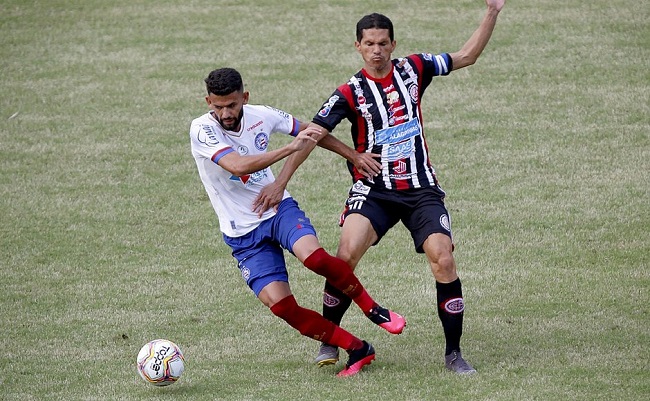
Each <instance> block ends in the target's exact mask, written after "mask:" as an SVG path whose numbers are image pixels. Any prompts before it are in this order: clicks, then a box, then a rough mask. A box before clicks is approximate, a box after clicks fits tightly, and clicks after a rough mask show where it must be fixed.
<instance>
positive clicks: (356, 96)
mask: <svg viewBox="0 0 650 401" xmlns="http://www.w3.org/2000/svg"><path fill="white" fill-rule="evenodd" d="M485 2H486V5H487V12H486V14H485V16H484V17H483V20H482V21H481V23H480V25H479V27H478V29H476V31H474V33H473V35H472V36H471V37H470V39H469V40H468V41H467V42H466V43H465V44H464V45H463V47H462V48H461V49H460V50H459V51H457V52H454V53H441V54H432V53H420V54H411V55H409V56H407V57H403V58H396V59H393V58H392V53H393V51H394V50H395V47H396V45H397V42H396V41H395V39H394V34H393V24H392V22H391V20H390V19H389V18H387V17H386V16H384V15H382V14H376V13H375V14H369V15H366V16H364V17H363V18H361V20H359V21H358V23H357V31H356V34H357V40H356V42H355V45H356V48H357V51H358V52H359V53H360V54H361V57H362V59H363V62H364V67H363V69H362V70H361V71H359V72H358V73H357V74H355V75H354V76H352V77H351V78H350V79H349V80H348V81H347V82H346V83H345V84H343V85H341V86H339V87H338V88H337V89H336V90H335V91H334V93H333V94H332V95H331V96H330V98H329V99H328V100H327V101H326V102H324V104H323V106H322V108H321V109H320V111H319V112H318V113H317V114H316V116H314V118H313V120H312V122H313V123H314V126H316V127H318V128H319V129H321V130H322V132H323V133H324V134H325V133H328V132H331V131H332V130H334V128H335V127H336V126H337V125H338V124H339V123H340V122H341V121H342V120H344V119H347V120H349V122H350V123H351V134H352V142H353V144H354V149H353V148H350V147H348V146H345V145H342V143H341V142H336V141H333V137H332V136H331V135H327V136H325V137H324V138H323V140H322V141H321V142H320V143H319V145H320V146H322V147H325V148H328V149H330V150H333V151H335V152H336V153H338V154H340V155H342V156H343V157H345V158H346V159H347V160H348V162H349V163H348V164H349V169H350V172H351V174H352V181H353V186H352V188H351V189H350V192H349V197H348V200H347V202H346V205H345V210H344V212H343V214H342V216H341V225H342V231H341V238H340V240H339V248H338V251H337V256H338V257H340V258H341V259H343V260H345V261H346V262H347V263H348V264H349V265H350V266H352V268H353V269H354V268H355V267H356V266H357V263H358V262H359V260H360V259H361V257H362V256H363V255H364V254H365V253H366V251H367V250H368V249H369V248H370V247H371V246H373V245H376V244H377V243H378V242H379V241H380V240H381V238H382V237H383V236H384V235H385V234H386V232H387V231H388V230H389V229H390V228H391V227H393V226H394V225H395V224H397V223H398V222H399V221H401V222H402V223H403V224H404V225H405V226H406V228H407V229H408V230H409V231H410V233H411V236H412V239H413V244H414V247H415V250H416V252H417V253H424V254H425V255H426V257H427V260H428V262H429V265H430V267H431V271H432V272H433V276H434V278H435V280H436V292H437V306H436V309H437V314H438V317H439V319H440V321H441V323H442V327H443V331H444V334H445V341H446V345H445V357H444V360H445V367H446V368H447V369H449V370H451V371H453V372H456V373H459V374H472V373H475V372H476V370H475V369H474V368H473V367H472V366H471V365H470V364H469V363H467V361H466V360H465V359H464V358H463V356H462V354H461V350H460V338H461V335H462V329H463V314H464V313H463V312H464V309H465V302H464V299H463V293H462V289H461V283H460V279H459V277H458V274H457V271H456V263H455V261H454V256H453V254H452V251H453V242H452V235H451V224H450V218H449V213H448V211H447V209H446V206H445V204H444V197H445V192H444V191H443V190H442V188H440V186H439V185H438V180H437V178H436V172H435V170H434V169H433V166H432V164H431V162H430V160H429V155H428V149H429V147H428V144H427V142H426V141H425V136H424V125H423V122H422V121H423V117H422V115H421V107H420V102H421V99H422V95H423V94H424V91H425V89H426V88H427V87H428V86H429V85H430V84H431V82H432V80H433V78H434V77H436V76H444V75H448V74H449V73H450V72H452V71H456V70H458V69H460V68H464V67H467V66H469V65H471V64H473V63H474V62H475V61H476V60H477V58H478V57H479V55H480V54H481V53H482V52H483V49H484V48H485V46H486V45H487V43H488V41H489V39H490V36H491V35H492V32H493V30H494V26H495V24H496V20H497V16H498V14H499V12H500V11H501V9H502V8H503V6H504V4H505V0H485ZM432 90H433V89H429V91H432ZM435 96H436V98H437V99H438V100H439V101H444V99H445V94H444V93H443V94H436V95H435ZM293 168H294V167H292V166H291V164H290V163H286V164H285V165H284V166H283V169H282V170H281V172H280V174H279V176H278V180H277V181H276V183H275V184H274V186H279V187H281V188H283V187H284V186H285V185H286V182H287V181H288V179H289V177H290V176H291V174H292V169H293ZM368 175H370V176H371V178H367V176H368ZM277 192H278V189H277V188H273V189H271V188H270V189H268V190H264V191H263V192H262V193H261V195H260V198H259V199H258V200H256V202H262V203H263V204H265V205H266V204H273V202H274V201H273V200H272V199H271V196H272V195H273V194H275V193H277ZM350 302H351V301H350V298H349V297H347V296H346V295H345V294H343V293H342V292H341V291H339V290H338V289H337V288H335V286H333V285H332V283H330V282H326V284H325V290H324V294H323V316H325V317H326V318H328V319H329V320H331V321H333V322H335V323H337V324H340V322H341V319H342V317H343V315H344V313H345V311H346V310H347V309H348V307H349V305H350ZM324 343H325V344H323V345H322V346H321V347H320V349H319V353H318V356H317V357H316V362H317V363H318V364H319V365H324V364H331V363H335V362H336V361H337V360H338V349H337V348H336V347H335V346H332V345H331V344H327V343H326V342H324Z"/></svg>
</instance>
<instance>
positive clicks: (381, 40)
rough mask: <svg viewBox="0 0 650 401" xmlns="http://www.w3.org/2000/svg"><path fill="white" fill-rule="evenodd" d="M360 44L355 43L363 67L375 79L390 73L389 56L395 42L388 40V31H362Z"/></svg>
mask: <svg viewBox="0 0 650 401" xmlns="http://www.w3.org/2000/svg"><path fill="white" fill-rule="evenodd" d="M362 32H363V37H362V38H361V41H360V42H355V43H354V45H355V46H356V47H357V51H358V52H359V53H360V54H361V57H362V58H363V62H364V64H365V65H364V67H365V69H366V71H368V72H369V73H370V74H371V75H373V76H374V77H375V78H383V77H384V76H386V74H388V73H389V72H390V67H391V55H392V54H393V50H395V46H396V44H397V43H396V42H395V41H394V40H393V41H391V40H390V36H389V32H388V29H377V28H372V29H364V30H363V31H362Z"/></svg>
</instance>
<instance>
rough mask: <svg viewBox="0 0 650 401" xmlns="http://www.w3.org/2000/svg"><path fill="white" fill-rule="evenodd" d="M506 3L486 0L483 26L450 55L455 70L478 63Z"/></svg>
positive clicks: (501, 0) (498, 0)
mask: <svg viewBox="0 0 650 401" xmlns="http://www.w3.org/2000/svg"><path fill="white" fill-rule="evenodd" d="M505 3H506V0H485V4H486V5H487V12H486V13H485V16H484V17H483V20H482V21H481V25H479V27H478V29H476V31H474V34H472V36H471V37H470V38H469V40H468V41H467V42H465V44H464V45H463V47H462V48H461V49H460V50H459V51H457V52H454V53H450V54H449V55H450V56H451V59H452V63H453V68H454V70H458V69H460V68H463V67H467V66H469V65H472V64H474V63H475V62H476V60H477V59H478V57H479V56H480V55H481V53H482V52H483V49H485V46H486V45H487V43H488V42H489V41H490V37H491V36H492V31H494V26H495V25H496V22H497V16H498V15H499V12H500V11H501V9H502V8H503V6H504V5H505Z"/></svg>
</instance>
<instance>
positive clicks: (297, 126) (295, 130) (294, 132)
mask: <svg viewBox="0 0 650 401" xmlns="http://www.w3.org/2000/svg"><path fill="white" fill-rule="evenodd" d="M299 130H300V121H298V120H297V119H296V118H295V117H294V118H293V128H292V129H291V134H290V135H291V136H296V135H298V132H300V131H299Z"/></svg>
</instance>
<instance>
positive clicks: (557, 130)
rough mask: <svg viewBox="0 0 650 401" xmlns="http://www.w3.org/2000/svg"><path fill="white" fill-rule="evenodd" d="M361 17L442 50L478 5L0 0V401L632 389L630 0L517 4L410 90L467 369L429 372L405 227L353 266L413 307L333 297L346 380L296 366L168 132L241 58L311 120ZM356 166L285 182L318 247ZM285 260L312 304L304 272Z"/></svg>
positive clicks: (434, 326)
mask: <svg viewBox="0 0 650 401" xmlns="http://www.w3.org/2000/svg"><path fill="white" fill-rule="evenodd" d="M398 4H399V6H398ZM373 11H378V12H383V13H385V14H387V15H388V16H390V17H391V18H392V19H393V22H394V23H395V28H396V38H397V41H398V47H397V50H396V52H395V56H403V55H407V54H410V53H413V52H420V51H431V52H445V51H455V50H458V49H459V48H460V46H462V44H463V43H464V42H465V40H466V39H468V38H469V36H470V35H471V33H472V32H473V30H474V29H475V28H476V27H477V25H478V23H479V21H480V19H481V17H482V15H483V13H484V5H483V2H482V1H481V0H455V1H439V0H438V1H431V2H416V1H410V0H406V1H403V2H399V3H398V2H393V1H367V2H348V1H340V0H339V1H331V2H316V1H301V0H285V1H280V0H261V1H251V0H238V1H234V0H233V1H230V0H228V1H203V0H190V1H185V2H181V1H170V0H163V1H151V0H130V1H126V0H116V1H97V0H85V1H82V0H73V1H69V0H65V1H64V0H48V1H45V0H31V1H25V0H2V1H0V66H1V69H2V78H1V79H0V194H1V197H0V241H1V247H0V349H1V350H2V355H1V356H0V399H2V400H21V401H22V400H617V401H623V400H643V399H647V397H648V394H650V352H649V348H650V307H649V306H648V305H650V291H649V289H650V180H649V179H648V174H649V173H650V101H649V100H650V99H649V97H650V85H649V83H650V72H649V71H650V25H648V21H650V8H649V7H648V5H647V4H645V3H644V2H637V1H631V0H609V1H605V0H594V1H580V0H566V1H561V2H560V1H551V0H521V1H514V0H511V1H509V3H508V4H506V7H505V9H504V11H503V12H502V14H501V15H500V17H499V22H498V25H497V29H496V31H495V33H494V35H493V38H492V41H491V42H490V44H489V45H488V48H487V49H486V51H485V53H484V54H483V56H482V57H481V58H480V59H479V61H478V63H477V64H476V65H474V66H472V67H470V68H468V69H465V70H461V71H458V72H456V73H454V74H452V75H451V76H449V77H446V78H440V79H436V80H435V81H434V83H433V85H432V86H431V87H430V88H429V89H428V91H427V93H426V95H425V99H424V103H423V108H424V114H425V116H428V117H427V120H426V122H425V123H426V127H427V129H428V134H427V137H428V143H429V149H430V154H431V157H432V160H433V162H434V164H435V167H436V169H437V171H438V174H439V178H440V179H441V181H442V185H443V187H444V189H445V190H446V191H447V193H448V198H447V205H448V207H449V209H450V211H451V213H452V217H453V221H454V234H455V241H456V243H457V248H456V252H455V255H456V258H457V263H458V266H459V271H460V275H461V278H462V280H463V283H464V292H465V298H466V302H467V310H466V315H465V316H466V318H465V321H466V326H465V334H464V336H463V350H464V354H465V355H466V357H467V358H468V360H469V361H470V362H471V363H472V364H474V365H475V366H476V368H477V369H478V370H479V374H478V375H475V376H473V377H469V378H467V377H457V376H454V375H453V374H451V373H449V372H447V371H445V370H444V369H443V365H442V353H443V350H444V339H443V335H442V330H441V328H440V323H439V321H438V319H437V315H436V310H435V306H434V304H435V285H434V282H433V278H432V275H431V273H430V272H429V270H428V267H427V265H426V263H425V260H424V258H423V257H422V256H421V255H416V254H415V252H414V251H413V249H412V244H411V243H410V241H409V240H405V238H408V234H407V232H406V231H405V230H404V229H403V228H402V227H398V228H396V229H395V230H393V231H392V232H391V233H390V234H389V235H388V236H387V237H385V238H384V239H383V240H382V242H381V244H380V246H378V247H375V248H373V249H371V251H370V252H369V253H368V254H367V255H366V256H365V258H364V259H363V260H362V262H361V264H360V265H359V269H358V271H357V272H358V274H359V276H360V278H361V280H362V282H364V283H365V284H366V286H367V288H368V289H369V291H370V292H371V294H373V295H375V297H376V298H377V299H378V300H379V301H380V302H382V303H384V304H385V305H387V306H389V307H391V308H393V309H395V310H396V311H399V312H401V313H403V314H404V315H405V316H406V318H407V319H408V321H409V326H408V327H407V330H406V331H405V333H404V334H403V335H401V336H397V337H391V336H389V335H387V334H386V333H384V332H382V331H381V330H379V329H377V328H376V327H374V326H373V325H372V324H369V322H368V321H367V319H365V318H364V317H362V316H361V314H360V313H358V310H351V311H350V313H349V314H348V315H346V318H345V320H344V322H343V323H344V324H343V325H344V327H346V328H348V329H349V330H351V331H352V332H354V333H356V334H358V335H359V336H361V337H363V338H365V339H368V340H369V341H371V342H372V343H373V344H374V345H375V347H376V349H377V360H376V361H375V362H374V363H373V364H372V365H371V366H370V367H369V368H368V369H367V370H365V371H364V372H363V373H362V374H360V375H358V376H357V377H354V378H350V379H347V380H341V379H338V378H336V377H335V373H336V372H337V371H338V370H339V369H340V368H341V366H340V364H339V366H337V367H336V368H334V367H328V368H322V369H318V368H317V367H316V366H315V365H313V363H312V359H313V357H314V356H315V351H316V348H317V344H316V343H315V342H314V341H311V340H309V339H307V338H304V337H301V336H300V335H299V334H298V333H296V332H294V331H293V330H292V329H291V328H290V327H288V326H287V325H286V324H284V323H283V322H281V321H280V320H279V319H277V318H275V317H273V316H272V315H271V314H270V313H269V312H268V311H267V310H266V309H265V308H264V307H263V306H262V305H261V303H259V302H258V301H257V300H256V299H255V298H254V297H253V296H252V294H251V293H250V291H249V290H248V289H247V288H246V287H245V285H244V283H243V282H242V280H241V278H240V276H239V272H238V270H237V269H236V266H235V264H234V262H233V259H232V258H231V256H230V254H229V251H228V249H227V247H226V246H225V245H224V244H223V243H222V242H221V239H220V233H219V231H218V224H217V219H216V216H215V215H214V212H213V211H212V209H211V206H210V203H209V201H208V199H207V196H206V195H205V192H204V190H203V188H202V186H201V183H200V181H199V178H198V174H197V172H196V167H195V165H194V162H193V159H192V157H191V155H190V152H189V138H188V134H187V130H188V126H189V122H190V120H191V119H192V118H193V117H196V116H198V115H200V114H202V113H203V112H204V111H205V110H206V108H205V104H204V101H203V96H204V93H203V91H204V89H203V81H202V80H203V78H204V77H205V75H206V74H207V73H208V72H209V71H210V70H212V69H214V68H217V67H221V66H231V67H235V68H237V69H239V70H240V71H241V72H242V74H243V75H244V78H245V81H246V84H247V89H248V90H250V92H251V102H252V103H263V104H271V105H274V106H276V107H278V108H282V109H284V110H287V111H289V112H291V113H293V114H294V115H296V116H297V117H299V118H301V119H310V118H311V117H312V116H313V114H314V113H315V112H316V111H317V110H318V108H319V106H320V104H321V102H323V101H324V100H325V99H327V97H328V96H329V95H330V93H331V92H332V91H333V89H334V88H335V87H336V86H337V85H339V84H341V83H343V82H344V81H345V80H346V79H347V78H348V77H349V76H351V75H352V74H353V73H355V72H356V71H357V70H358V69H359V68H360V67H361V64H362V62H361V59H360V57H359V55H358V54H357V53H356V52H355V50H354V48H353V41H354V24H355V23H356V21H357V20H358V19H359V18H360V17H361V16H362V15H364V14H366V13H369V12H373ZM335 134H336V135H337V136H338V137H339V138H341V139H343V140H345V141H347V142H348V143H349V140H348V133H347V127H345V126H344V127H341V128H339V129H337V131H336V132H335ZM281 141H282V139H280V140H278V141H276V142H272V145H275V144H277V145H280V144H281V143H282V142H281ZM275 167H279V166H275ZM276 171H277V170H276ZM349 184H350V182H349V177H348V175H347V173H346V171H345V168H344V164H343V161H342V160H341V159H339V158H337V157H336V156H335V155H332V154H329V153H327V152H326V151H324V150H322V149H317V150H315V151H314V153H313V154H312V155H311V157H310V158H309V159H308V160H307V161H306V162H305V164H304V165H303V166H302V167H301V169H300V170H299V171H298V172H297V173H296V175H295V177H294V180H293V181H292V182H291V183H290V186H289V190H290V191H291V192H292V194H293V195H294V196H295V198H297V200H298V201H299V202H300V203H301V205H302V206H303V207H304V209H305V210H306V211H307V212H308V214H309V215H310V217H311V218H312V221H313V223H314V224H315V225H316V227H317V229H318V230H319V232H320V237H321V240H322V242H323V244H324V245H325V247H326V248H327V249H328V250H329V251H332V252H334V251H335V250H336V244H337V240H338V227H337V225H336V222H337V219H338V213H339V212H340V210H341V207H342V202H343V200H344V198H345V195H346V193H347V189H348V186H349ZM289 268H290V274H291V279H292V287H293V289H294V292H295V293H296V296H297V298H298V300H299V302H300V303H302V304H303V305H305V306H308V307H311V308H314V309H316V310H320V297H321V295H320V294H321V290H322V284H323V282H322V280H321V278H320V277H318V276H316V275H314V274H313V273H311V272H308V271H307V270H306V269H304V268H301V267H300V266H299V265H298V264H297V263H296V262H295V260H293V259H291V260H290V262H289ZM159 337H163V338H169V339H171V340H173V341H175V342H176V343H177V344H179V345H180V346H181V348H182V349H183V351H184V352H185V356H186V361H187V362H186V372H185V374H184V376H183V377H182V378H181V380H180V381H179V382H178V383H177V384H175V385H173V386H171V387H168V388H154V387H151V386H149V385H147V384H145V383H144V382H143V381H142V380H141V379H140V378H139V377H138V375H137V372H136V369H135V363H134V362H135V356H136V354H137V352H138V350H139V349H140V347H141V346H142V345H143V344H144V343H145V342H147V341H149V340H151V339H153V338H159Z"/></svg>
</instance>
